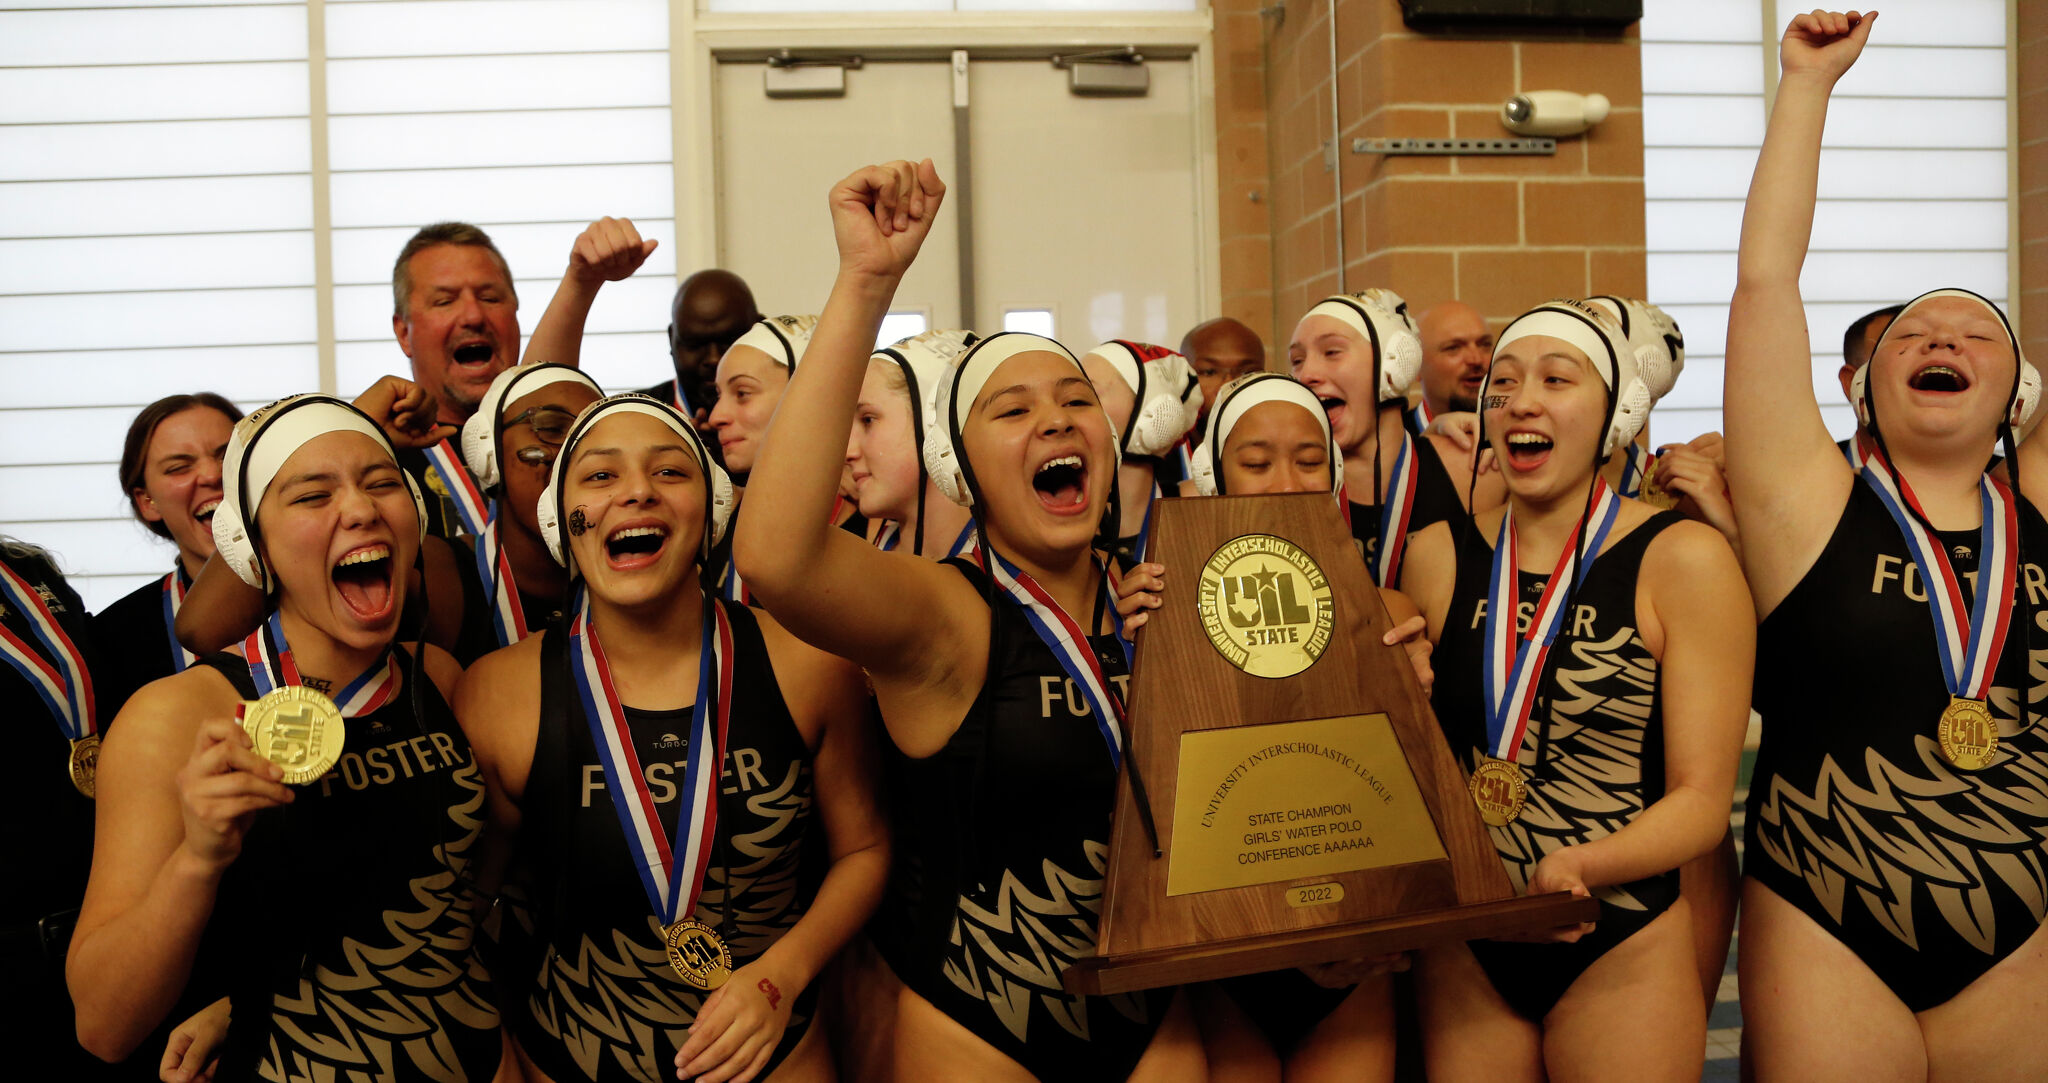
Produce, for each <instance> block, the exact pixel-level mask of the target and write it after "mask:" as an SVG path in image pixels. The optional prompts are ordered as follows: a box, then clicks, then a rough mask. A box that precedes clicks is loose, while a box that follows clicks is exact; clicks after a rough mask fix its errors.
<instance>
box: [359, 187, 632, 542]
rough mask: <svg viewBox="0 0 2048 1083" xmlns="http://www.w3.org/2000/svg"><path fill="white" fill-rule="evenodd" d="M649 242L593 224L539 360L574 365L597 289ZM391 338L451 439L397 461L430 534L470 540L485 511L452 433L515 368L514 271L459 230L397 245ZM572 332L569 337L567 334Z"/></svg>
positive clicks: (574, 257)
mask: <svg viewBox="0 0 2048 1083" xmlns="http://www.w3.org/2000/svg"><path fill="white" fill-rule="evenodd" d="M654 248H655V242H653V241H642V240H641V238H640V235H639V233H638V232H637V231H635V230H634V228H633V223H632V222H631V221H630V220H628V219H624V218H601V219H599V220H597V221H595V222H592V223H591V224H590V226H589V227H588V228H586V229H585V230H584V231H583V232H582V233H581V234H580V235H578V236H577V238H576V242H575V244H574V245H573V246H572V247H571V249H570V252H569V267H568V270H567V271H565V272H564V273H563V275H562V284H561V286H559V287H558V288H557V289H556V291H555V296H554V299H553V300H552V301H551V302H550V303H549V305H548V310H547V312H545V313H543V314H542V316H541V321H540V326H539V327H536V328H535V329H534V332H533V350H532V352H533V354H534V356H535V357H536V358H537V359H538V360H542V361H554V362H557V363H559V364H565V365H574V364H576V362H577V349H576V347H577V345H578V344H579V343H580V341H581V337H582V330H583V318H584V316H585V315H587V314H588V313H589V311H590V302H591V299H592V298H593V297H595V296H596V293H597V288H598V286H600V285H602V284H603V283H604V282H607V281H617V280H619V279H621V278H625V277H627V276H628V275H631V274H632V273H633V272H634V271H636V270H638V269H639V267H640V265H641V264H642V263H644V262H646V259H647V256H648V254H649V253H651V252H653V251H654ZM391 305H392V309H391V333H392V334H393V335H395V336H397V338H398V348H399V349H401V350H404V351H405V356H406V357H408V358H411V359H412V380H413V382H414V383H416V384H418V385H420V386H421V387H422V388H424V389H426V391H427V393H428V394H430V395H432V396H434V400H435V402H436V404H437V409H438V420H439V422H440V423H441V424H442V425H443V426H446V427H448V429H449V430H450V431H449V432H448V434H447V435H448V437H450V438H449V439H443V440H442V441H441V442H440V443H439V444H437V445H435V446H433V447H430V448H428V449H426V450H425V451H424V452H419V451H408V452H404V453H402V454H400V455H399V465H400V466H402V467H404V469H405V470H406V472H407V473H409V474H412V475H413V476H414V477H415V478H417V479H418V481H419V482H420V486H421V488H422V489H424V490H425V491H426V492H427V494H428V495H429V496H430V498H431V499H429V500H428V501H427V519H428V529H429V530H430V531H432V532H433V533H435V534H438V535H440V536H442V537H450V538H452V537H454V536H455V535H456V534H458V533H461V534H471V535H478V534H481V533H482V532H483V528H484V526H485V525H486V524H487V523H488V522H489V521H490V507H489V505H488V504H486V503H485V502H484V498H483V493H482V489H481V488H480V487H479V486H478V485H477V484H476V479H475V478H474V477H472V476H471V475H470V473H469V467H468V465H467V464H465V463H464V462H463V458H462V455H461V453H460V452H458V451H457V450H456V448H455V446H454V441H453V439H452V437H453V436H454V432H453V431H452V430H455V429H459V428H460V427H461V425H462V423H463V422H465V421H467V420H469V417H470V415H471V414H474V413H476V409H477V405H478V404H479V403H481V402H482V401H483V397H484V392H485V391H488V390H489V389H490V386H491V381H492V380H494V379H496V378H497V375H498V374H499V373H500V372H503V371H505V370H506V369H508V368H511V367H512V366H514V365H516V364H518V363H519V294H518V291H517V290H515V289H514V288H513V285H512V269H511V267H509V266H507V265H506V263H505V257H504V255H503V254H502V253H500V252H499V251H498V246H497V245H495V244H493V243H492V242H491V238H490V235H489V234H487V233H485V232H484V231H483V230H481V229H478V228H477V227H475V226H473V225H470V224H469V223H467V222H436V223H434V224H433V225H430V226H426V227H424V228H422V229H421V230H420V231H419V232H418V233H415V234H413V235H412V239H411V240H409V241H407V242H405V247H404V248H402V249H400V250H399V252H398V260H397V262H396V263H394V264H393V265H392V268H391ZM572 332H573V333H572Z"/></svg>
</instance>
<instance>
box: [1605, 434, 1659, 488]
mask: <svg viewBox="0 0 2048 1083" xmlns="http://www.w3.org/2000/svg"><path fill="white" fill-rule="evenodd" d="M1653 462H1655V460H1654V459H1652V458H1651V457H1650V453H1649V451H1648V450H1646V449H1645V448H1644V447H1643V446H1642V445H1641V444H1630V445H1628V446H1627V447H1625V448H1622V449H1621V484H1620V485H1619V486H1617V487H1616V488H1615V492H1617V493H1619V494H1620V495H1622V496H1625V497H1628V498H1629V499H1632V500H1633V499H1635V498H1636V497H1640V496H1642V495H1643V480H1644V479H1645V478H1647V477H1649V474H1650V470H1649V468H1650V465H1651V464H1652V463H1653Z"/></svg>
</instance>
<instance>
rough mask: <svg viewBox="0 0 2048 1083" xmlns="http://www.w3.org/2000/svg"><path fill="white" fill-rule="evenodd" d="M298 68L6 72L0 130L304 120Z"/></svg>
mask: <svg viewBox="0 0 2048 1083" xmlns="http://www.w3.org/2000/svg"><path fill="white" fill-rule="evenodd" d="M307 97H308V89H307V86H306V66H305V65H304V64H301V63H297V62H287V61H280V62H276V63H268V64H263V63H256V64H222V65H218V66H209V65H205V64H152V65H145V66H138V67H125V68H123V67H93V68H15V69H11V70H10V69H0V124H14V123H20V122H24V121H36V122H42V123H49V122H52V121H83V120H198V119H202V118H220V117H278V116H291V117H303V116H305V115H306V108H307V106H306V100H307Z"/></svg>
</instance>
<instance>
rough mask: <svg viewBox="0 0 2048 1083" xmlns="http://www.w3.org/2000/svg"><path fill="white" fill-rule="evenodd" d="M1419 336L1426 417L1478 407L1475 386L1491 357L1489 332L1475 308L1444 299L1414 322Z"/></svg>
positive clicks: (1491, 346)
mask: <svg viewBox="0 0 2048 1083" xmlns="http://www.w3.org/2000/svg"><path fill="white" fill-rule="evenodd" d="M1416 328H1417V330H1418V331H1419V332H1420V333H1421V335H1422V401H1423V404H1424V405H1425V406H1427V407H1428V408H1429V416H1431V417H1436V416H1438V415H1440V414H1447V413H1456V412H1464V413H1470V412H1472V411H1475V410H1477V409H1479V388H1480V386H1481V385H1483V384H1484V383H1485V382H1486V366H1487V364H1488V363H1489V362H1491V361H1492V360H1493V331H1492V330H1490V329H1489V328H1488V327H1487V326H1486V318H1485V317H1484V316H1481V315H1480V314H1479V310H1478V309H1475V308H1473V307H1472V306H1471V305H1468V304H1466V303H1465V302H1463V301H1445V302H1443V303H1442V304H1439V305H1436V306H1434V307H1432V308H1430V309H1429V310H1428V311H1427V312H1424V313H1423V314H1422V318H1421V319H1420V320H1417V321H1416Z"/></svg>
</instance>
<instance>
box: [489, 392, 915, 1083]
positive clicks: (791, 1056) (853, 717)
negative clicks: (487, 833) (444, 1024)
mask: <svg viewBox="0 0 2048 1083" xmlns="http://www.w3.org/2000/svg"><path fill="white" fill-rule="evenodd" d="M539 512H540V520H541V524H542V527H543V530H544V531H545V532H546V537H547V545H548V547H549V549H550V551H551V552H552V553H553V554H554V557H555V559H556V560H559V561H561V562H562V563H563V564H564V566H565V567H566V568H567V569H568V571H569V574H570V575H571V576H572V577H573V579H574V581H575V582H576V584H577V589H576V602H575V604H574V608H573V610H572V614H571V617H570V620H569V621H568V623H567V624H566V625H563V626H556V627H551V628H547V629H545V630H542V631H540V632H539V633H538V634H536V635H534V636H532V637H530V638H528V639H526V640H523V641H522V642H520V643H519V644H517V645H515V646H512V647H508V648H506V649H505V650H502V651H499V652H497V653H494V654H491V655H489V656H487V657H485V658H484V659H483V660H482V661H480V662H478V663H477V664H476V666H475V667H474V668H473V669H471V670H470V672H469V674H468V675H467V676H466V677H465V678H464V680H463V684H462V692H461V694H460V695H459V696H458V697H457V701H456V708H457V713H458V715H460V716H461V717H462V718H463V719H465V720H466V721H468V722H469V723H470V725H471V726H472V728H474V729H475V730H476V732H478V733H479V735H480V739H479V741H478V743H477V755H478V758H479V761H480V762H481V763H482V764H483V768H484V772H485V777H486V778H487V779H488V780H489V781H490V783H491V790H492V799H491V814H492V818H493V820H494V822H495V823H496V824H498V825H499V827H500V828H501V830H503V831H505V832H506V833H507V834H508V835H510V836H512V837H514V838H516V840H517V841H516V850H515V857H516V860H518V861H519V862H520V864H521V865H522V866H523V867H524V869H525V870H527V871H526V874H525V876H526V879H527V883H526V885H525V886H526V892H527V894H528V896H529V897H530V900H531V901H530V906H531V908H532V911H533V929H532V932H531V939H532V940H533V941H534V943H535V944H536V945H537V949H536V950H534V951H533V952H532V953H531V955H530V956H521V965H520V967H519V969H518V970H517V971H516V972H515V971H513V970H511V969H510V968H509V964H508V967H507V968H506V969H505V971H504V972H503V973H502V974H501V975H500V981H501V982H502V983H504V985H505V990H504V991H505V1000H506V1005H507V1007H506V1012H507V1026H508V1029H509V1031H510V1033H511V1034H512V1037H513V1038H514V1039H515V1041H516V1043H517V1046H518V1049H519V1050H520V1052H521V1054H522V1055H523V1056H522V1060H523V1062H524V1067H525V1068H526V1070H527V1072H528V1074H529V1076H530V1077H532V1078H536V1079H547V1080H553V1081H555V1083H571V1081H589V1083H600V1081H607V1080H621V1081H623V1080H639V1081H642V1083H654V1081H655V1080H659V1079H663V1078H667V1077H668V1076H669V1074H670V1073H671V1072H684V1073H687V1075H688V1076H691V1077H695V1076H699V1075H702V1076H705V1077H706V1078H709V1079H714V1080H734V1081H741V1083H744V1081H746V1080H751V1079H756V1078H774V1079H784V1080H817V1079H829V1078H830V1076H831V1069H830V1065H831V1056H830V1054H829V1052H828V1051H827V1049H826V1046H825V1042H824V1040H823V1036H822V1034H813V1033H812V1032H813V1028H812V1026H811V1023H812V1021H813V1018H814V1016H815V1014H816V1009H817V1005H816V1001H817V994H816V992H815V989H814V986H813V979H815V978H816V977H817V975H818V973H819V971H820V970H821V969H822V968H823V967H824V965H825V964H826V962H827V961H828V960H829V959H831V958H832V956H833V955H834V954H835V953H836V952H837V951H838V950H839V948H840V946H841V945H843V944H844V943H846V941H847V939H848V938H849V937H850V936H852V935H853V933H854V932H855V931H856V930H857V929H859V927H860V923H861V922H862V921H864V920H866V918H867V915H868V914H869V912H871V911H872V910H873V909H874V906H875V902H876V900H877V899H878V898H879V897H880V895H881V886H882V878H883V876H884V875H885V874H886V872H887V869H888V846H887V835H886V833H885V831H884V830H883V827H882V821H881V816H880V814H879V812H878V811H877V809H876V794H875V781H874V777H873V776H874V762H873V761H874V741H873V733H872V728H871V727H872V723H871V722H870V720H869V719H868V717H867V715H866V713H865V712H864V711H863V710H861V707H862V706H863V701H864V699H865V695H864V693H863V690H862V688H861V683H860V675H859V672H858V671H856V670H855V669H854V668H853V667H852V666H850V665H847V664H846V662H845V661H843V660H841V659H838V658H834V657H832V656H830V655H827V654H825V653H823V652H821V651H818V650H816V649H815V648H812V647H810V646H807V645H806V644H804V643H802V642H800V641H799V640H797V639H796V637H794V636H792V635H790V634H789V633H788V632H786V631H784V630H783V629H782V628H781V626H780V625H778V624H777V623H776V622H775V620H774V619H773V618H772V617H769V616H767V615H765V614H761V613H759V612H757V611H755V610H753V609H749V608H748V607H746V606H744V605H740V604H738V603H736V602H731V601H727V600H725V599H722V598H719V597H717V595H716V594H715V593H713V592H712V591H710V590H709V589H707V586H708V584H707V580H708V573H707V571H706V568H705V557H706V555H707V554H708V553H709V552H710V551H711V550H712V549H713V548H714V546H715V545H716V542H717V540H718V537H719V535H720V534H722V533H723V532H724V530H725V529H726V527H727V525H728V523H729V522H730V519H731V514H732V484H731V482H730V481H729V480H728V479H727V478H726V475H725V472H724V471H723V470H722V469H720V468H719V467H718V466H717V465H716V464H715V463H714V462H712V461H711V457H710V455H709V454H708V453H707V451H706V450H705V448H704V445H703V442H702V439H701V437H699V435H698V433H697V430H696V428H695V427H694V426H692V425H691V424H690V422H689V420H688V419H686V418H684V417H683V416H682V414H681V413H680V412H678V411H677V410H675V409H674V408H673V407H672V406H670V405H668V404H667V403H663V402H659V401H656V400H654V399H651V398H648V397H646V396H644V395H639V394H627V395H615V396H612V397H610V398H607V399H604V400H601V401H599V402H598V403H596V404H595V405H592V406H590V407H589V408H587V409H585V410H584V411H583V413H582V414H581V415H580V416H579V417H578V418H577V420H576V422H575V424H574V425H573V426H572V427H571V428H570V429H569V431H568V433H567V434H566V437H565V439H564V442H563V444H562V447H561V453H560V457H559V458H558V459H557V460H556V463H555V466H554V469H553V472H552V479H551V481H550V482H549V484H548V487H547V491H546V492H545V493H544V494H543V495H542V497H541V498H540V502H539ZM849 540H851V539H849ZM820 877H821V878H820ZM536 1073H537V1074H536Z"/></svg>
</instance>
